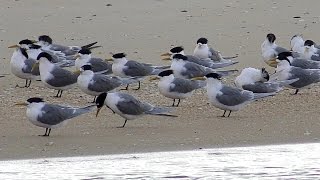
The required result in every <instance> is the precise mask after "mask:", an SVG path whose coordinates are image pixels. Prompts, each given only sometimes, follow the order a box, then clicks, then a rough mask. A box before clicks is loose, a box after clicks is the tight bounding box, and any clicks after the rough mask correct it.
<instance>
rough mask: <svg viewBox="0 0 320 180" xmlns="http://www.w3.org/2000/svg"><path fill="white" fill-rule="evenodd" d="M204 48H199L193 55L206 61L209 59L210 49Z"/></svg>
mask: <svg viewBox="0 0 320 180" xmlns="http://www.w3.org/2000/svg"><path fill="white" fill-rule="evenodd" d="M202 46H203V47H201V48H199V47H198V46H197V47H196V48H195V50H194V52H193V55H194V56H196V57H198V58H200V59H206V58H208V57H209V47H208V46H205V45H202Z"/></svg>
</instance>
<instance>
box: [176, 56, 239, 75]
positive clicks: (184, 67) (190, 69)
mask: <svg viewBox="0 0 320 180" xmlns="http://www.w3.org/2000/svg"><path fill="white" fill-rule="evenodd" d="M187 59H188V58H187V57H186V56H184V55H182V54H175V55H174V56H173V57H172V62H171V67H170V69H171V70H173V73H174V76H175V77H178V78H185V79H191V78H195V77H203V76H205V75H206V74H208V73H212V72H216V73H219V74H221V75H222V76H228V75H230V74H232V73H234V72H237V71H238V70H225V71H216V70H213V69H211V68H207V67H204V66H201V65H199V64H196V63H193V62H189V61H187Z"/></svg>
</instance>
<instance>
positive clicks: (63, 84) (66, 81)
mask: <svg viewBox="0 0 320 180" xmlns="http://www.w3.org/2000/svg"><path fill="white" fill-rule="evenodd" d="M37 59H38V60H39V64H38V65H39V70H40V77H41V81H42V82H43V83H44V85H45V86H46V87H48V88H50V89H55V90H58V93H57V95H56V96H55V97H61V96H62V92H63V91H64V90H68V89H71V88H73V87H74V86H75V85H76V83H77V78H78V75H79V74H78V73H73V72H70V71H68V70H65V69H62V68H60V67H59V66H56V65H54V64H53V63H52V57H51V55H50V54H48V53H46V52H42V53H40V54H39V56H38V57H37ZM35 67H36V65H35V66H34V68H35Z"/></svg>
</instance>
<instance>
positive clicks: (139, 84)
mask: <svg viewBox="0 0 320 180" xmlns="http://www.w3.org/2000/svg"><path fill="white" fill-rule="evenodd" d="M138 83H139V86H138V88H137V89H134V90H139V89H140V87H141V83H140V81H138Z"/></svg>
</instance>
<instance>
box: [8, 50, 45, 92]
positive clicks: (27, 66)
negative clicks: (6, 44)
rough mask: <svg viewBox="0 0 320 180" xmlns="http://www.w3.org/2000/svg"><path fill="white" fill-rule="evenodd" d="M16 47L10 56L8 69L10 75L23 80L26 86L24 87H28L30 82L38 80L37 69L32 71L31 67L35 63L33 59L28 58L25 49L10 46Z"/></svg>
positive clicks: (38, 73)
mask: <svg viewBox="0 0 320 180" xmlns="http://www.w3.org/2000/svg"><path fill="white" fill-rule="evenodd" d="M11 47H17V48H16V49H15V51H14V52H13V54H12V57H11V61H10V69H11V72H12V74H14V75H15V76H17V77H19V78H21V79H25V80H26V84H25V86H24V87H26V88H27V87H30V85H31V81H32V80H36V79H39V78H40V77H39V75H40V72H39V69H32V67H33V65H34V64H35V63H36V62H37V61H36V60H35V59H32V58H29V56H28V53H27V51H26V49H24V48H21V47H19V46H10V48H11Z"/></svg>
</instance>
